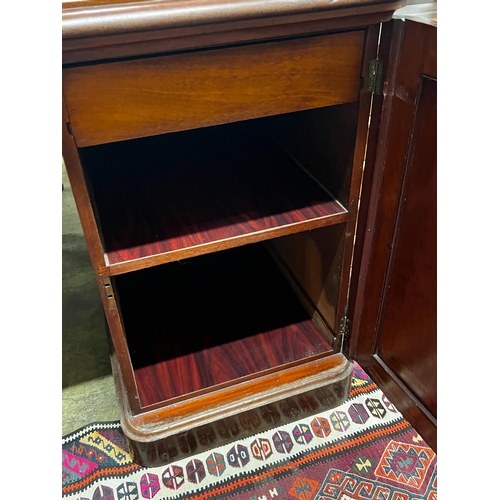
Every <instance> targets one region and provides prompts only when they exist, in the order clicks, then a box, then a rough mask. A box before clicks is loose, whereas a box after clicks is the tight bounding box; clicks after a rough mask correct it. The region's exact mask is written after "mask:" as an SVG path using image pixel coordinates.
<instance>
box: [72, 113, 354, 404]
mask: <svg viewBox="0 0 500 500" xmlns="http://www.w3.org/2000/svg"><path fill="white" fill-rule="evenodd" d="M357 117H358V103H350V104H342V105H337V106H332V107H326V108H319V109H314V110H308V111H301V112H296V113H290V114H284V115H279V116H273V117H268V118H259V119H255V120H249V121H245V122H238V123H232V124H226V125H218V126H213V127H206V128H202V129H195V130H189V131H185V132H176V133H171V134H165V135H159V136H155V137H148V138H141V139H134V140H129V141H123V142H115V143H109V144H103V145H99V146H91V147H87V148H81V149H80V151H79V152H80V159H81V163H82V167H83V170H84V174H85V178H86V182H87V187H88V191H89V193H90V195H91V201H92V207H93V210H94V213H95V216H96V220H97V222H98V227H99V232H100V239H101V244H102V248H103V252H104V255H105V260H106V263H107V266H108V269H109V272H110V274H111V275H112V276H113V278H112V282H113V288H114V291H115V295H116V297H117V301H118V304H119V310H120V316H121V322H122V325H123V328H124V332H125V335H126V339H127V344H128V350H129V353H130V359H131V363H132V367H133V371H134V376H135V381H136V386H137V391H138V397H139V400H140V404H141V406H142V407H154V406H155V405H159V404H160V403H162V402H165V401H170V402H175V401H178V400H181V399H183V398H185V397H188V396H189V395H193V394H203V393H204V392H207V391H210V390H213V389H217V388H220V387H226V386H230V385H231V384H233V383H236V382H237V381H241V380H245V379H249V378H254V377H257V376H259V375H261V374H269V373H272V372H273V371H277V370H279V369H281V368H283V367H286V366H294V365H297V364H300V363H301V362H302V361H303V360H306V359H314V358H315V357H316V358H322V357H325V356H328V355H329V354H332V353H333V352H334V338H335V324H336V317H337V303H338V299H339V289H340V284H341V281H342V280H345V279H347V277H346V276H343V275H342V272H341V271H342V260H343V249H344V243H345V237H346V236H345V226H346V224H345V223H346V221H347V220H348V218H349V216H350V214H349V211H348V205H349V198H350V183H351V174H352V163H353V151H354V144H355V139H356V126H357Z"/></svg>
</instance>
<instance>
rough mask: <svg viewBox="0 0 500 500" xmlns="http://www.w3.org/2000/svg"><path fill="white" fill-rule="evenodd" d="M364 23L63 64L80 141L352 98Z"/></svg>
mask: <svg viewBox="0 0 500 500" xmlns="http://www.w3.org/2000/svg"><path fill="white" fill-rule="evenodd" d="M363 40H364V33H363V31H361V30H360V31H352V32H349V33H339V34H332V35H321V36H311V37H304V38H298V39H292V40H285V41H278V42H266V43H257V44H252V45H243V46H238V47H229V48H222V49H213V50H204V51H194V52H185V53H178V54H173V55H166V56H158V57H146V58H137V59H130V60H122V61H116V62H107V63H103V64H97V65H81V66H69V67H66V68H64V69H63V94H64V97H65V101H66V105H67V108H68V114H69V118H70V120H71V127H72V132H73V135H74V137H75V141H76V144H77V145H78V146H79V147H82V146H91V145H95V144H102V143H106V142H113V141H121V140H125V139H130V138H137V137H145V136H151V135H157V134H162V133H166V132H174V131H181V130H187V129H191V128H198V127H204V126H208V125H215V124H222V123H229V122H235V121H240V120H246V119H250V118H256V117H263V116H271V115H276V114H281V113H288V112H293V111H299V110H305V109H313V108H319V107H323V106H330V105H334V104H341V103H347V102H354V101H356V100H357V99H358V93H359V85H360V72H361V59H362V52H363Z"/></svg>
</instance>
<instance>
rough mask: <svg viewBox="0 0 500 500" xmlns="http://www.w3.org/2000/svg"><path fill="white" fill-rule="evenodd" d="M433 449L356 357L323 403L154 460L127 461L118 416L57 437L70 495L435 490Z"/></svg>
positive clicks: (342, 498)
mask: <svg viewBox="0 0 500 500" xmlns="http://www.w3.org/2000/svg"><path fill="white" fill-rule="evenodd" d="M436 460H437V458H436V454H435V453H434V452H433V451H432V449H431V448H430V447H429V446H428V445H427V444H426V443H425V442H424V440H423V439H422V438H421V436H419V434H418V433H417V432H416V431H415V430H414V429H413V428H412V427H411V426H410V424H409V423H408V422H407V421H406V420H405V419H404V418H403V417H402V415H401V414H400V413H399V412H398V411H397V410H396V408H395V407H394V406H393V405H392V404H391V403H390V401H388V399H387V398H386V397H385V395H384V394H383V393H382V392H381V391H380V389H378V387H377V386H376V385H375V384H374V383H373V381H372V380H371V379H370V378H369V377H368V375H367V374H366V373H365V372H364V371H363V370H362V369H361V367H360V366H359V365H355V368H354V374H353V383H352V389H351V393H350V396H349V399H348V400H347V401H346V402H345V403H344V404H343V405H341V406H339V407H337V408H335V409H333V410H330V411H328V412H323V413H318V414H317V415H314V416H312V417H310V418H307V419H304V420H302V421H298V422H295V423H293V424H289V425H285V426H282V427H279V428H276V429H272V430H270V431H268V432H265V433H262V434H257V435H254V436H252V437H249V438H246V439H243V440H241V441H238V442H236V443H234V442H233V443H231V444H228V445H225V446H221V447H219V448H214V449H213V450H209V451H207V452H204V453H200V454H198V455H194V456H191V457H189V458H186V459H183V460H179V461H176V462H174V463H172V464H169V465H167V466H162V467H155V468H145V467H141V466H139V465H137V464H135V463H134V462H133V461H132V459H131V457H130V455H129V453H128V451H127V444H126V441H125V438H124V436H123V433H122V431H121V429H120V425H119V423H106V424H93V425H89V426H87V427H85V428H83V429H81V430H79V431H76V432H74V433H72V434H70V435H68V436H66V437H64V438H63V449H62V496H63V498H67V499H72V500H73V499H74V500H121V499H123V500H132V499H143V498H147V499H155V500H167V499H168V500H170V499H179V500H180V499H199V500H203V499H226V498H233V499H237V500H271V499H273V500H296V499H298V500H330V499H337V500H353V499H355V500H361V499H362V500H421V499H430V500H436V499H437V477H436V474H437V472H436Z"/></svg>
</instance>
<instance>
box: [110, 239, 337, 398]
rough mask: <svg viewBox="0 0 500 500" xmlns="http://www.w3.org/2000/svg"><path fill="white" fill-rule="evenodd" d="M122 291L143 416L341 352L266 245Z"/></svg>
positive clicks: (170, 268)
mask: <svg viewBox="0 0 500 500" xmlns="http://www.w3.org/2000/svg"><path fill="white" fill-rule="evenodd" d="M115 285H116V288H117V290H118V293H119V296H120V304H121V310H122V311H123V312H122V315H123V323H124V328H125V332H126V335H127V342H128V345H129V351H130V355H131V359H132V364H133V368H134V373H135V378H136V383H137V387H138V391H139V397H140V402H141V405H142V406H148V405H153V404H155V403H158V402H161V401H164V400H170V401H173V400H175V398H177V399H178V398H181V399H182V398H183V397H185V396H186V395H189V394H192V393H194V392H199V391H203V390H206V389H209V388H213V387H216V386H218V387H221V386H224V385H227V384H232V383H235V382H237V381H239V380H242V379H244V378H245V377H246V378H248V377H249V376H252V375H253V374H257V373H259V374H262V373H268V372H269V371H272V370H277V369H279V368H280V367H283V366H285V365H288V366H290V365H291V364H294V363H297V362H300V361H301V360H304V359H307V358H314V357H318V356H319V357H323V356H326V355H328V354H331V353H332V352H333V351H332V347H331V345H330V343H329V342H328V341H327V340H326V339H325V337H324V336H323V334H322V333H321V331H320V330H319V329H318V327H317V326H316V325H315V323H314V322H313V320H312V319H311V316H310V314H308V312H307V311H306V310H305V308H304V307H303V306H302V305H301V303H300V301H299V300H298V298H297V296H296V295H295V294H294V292H293V290H292V288H291V287H290V286H289V285H288V282H287V280H286V279H285V277H284V276H283V274H282V273H281V272H280V270H279V268H278V266H276V264H275V262H274V261H273V259H272V258H271V256H270V255H269V254H268V252H267V251H266V250H265V248H264V247H263V246H262V244H260V243H258V244H253V245H247V246H244V247H239V248H235V249H231V250H226V251H222V252H216V253H213V254H209V255H203V256H200V257H196V258H193V259H188V260H185V261H181V262H173V263H169V264H165V265H163V266H157V267H155V268H152V269H146V270H142V271H137V272H134V273H128V274H123V275H120V276H117V277H115Z"/></svg>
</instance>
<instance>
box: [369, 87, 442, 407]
mask: <svg viewBox="0 0 500 500" xmlns="http://www.w3.org/2000/svg"><path fill="white" fill-rule="evenodd" d="M436 111H437V85H436V80H432V79H429V78H423V79H422V85H421V89H420V94H419V100H418V105H417V113H416V117H415V122H414V126H413V131H412V139H411V143H410V147H409V152H410V154H409V159H408V163H407V167H406V175H405V179H404V185H403V190H402V193H401V196H400V198H401V206H400V210H399V214H398V218H397V221H396V225H397V229H396V235H395V245H394V250H393V253H392V255H391V260H392V262H391V263H390V271H389V272H388V277H387V295H386V302H385V307H384V312H383V319H382V320H381V323H380V327H379V328H380V332H381V333H380V337H379V339H378V348H377V353H378V355H379V357H380V358H381V360H382V361H383V362H384V363H385V364H386V365H387V366H388V367H389V368H390V369H391V370H392V371H393V372H394V373H395V374H396V375H397V376H398V377H399V378H400V379H401V380H402V381H403V382H404V383H405V385H406V386H407V387H409V388H411V390H412V392H413V393H414V394H415V395H416V396H417V397H418V398H419V399H420V400H421V401H422V402H423V403H424V404H425V406H426V407H427V409H428V410H429V411H430V412H431V413H432V414H433V415H435V416H437V400H436V398H437V383H436V382H437V372H436V362H437V359H436V350H437V298H436V290H437V262H436V253H437V169H436V164H437V135H436V123H437V115H436ZM403 332H404V333H403ZM403 335H404V336H403Z"/></svg>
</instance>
